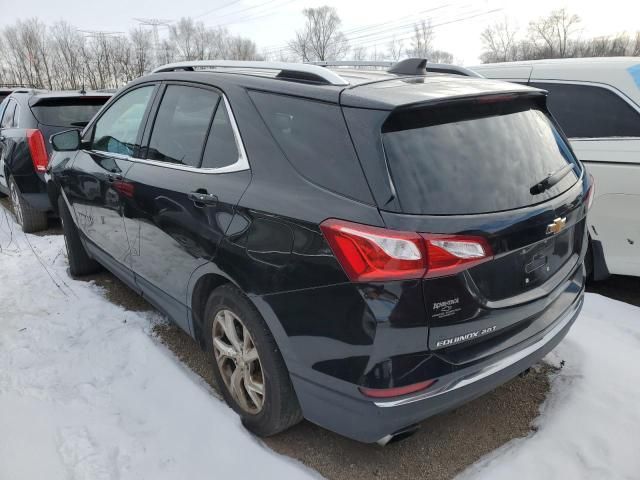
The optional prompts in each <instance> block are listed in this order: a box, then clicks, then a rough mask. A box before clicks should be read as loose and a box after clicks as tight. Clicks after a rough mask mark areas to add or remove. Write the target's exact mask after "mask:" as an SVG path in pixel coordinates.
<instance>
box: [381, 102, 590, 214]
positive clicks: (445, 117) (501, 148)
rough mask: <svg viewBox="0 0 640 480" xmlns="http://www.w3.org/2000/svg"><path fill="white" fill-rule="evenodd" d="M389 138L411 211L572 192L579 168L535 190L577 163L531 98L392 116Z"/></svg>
mask: <svg viewBox="0 0 640 480" xmlns="http://www.w3.org/2000/svg"><path fill="white" fill-rule="evenodd" d="M383 143H384V147H385V151H386V155H387V161H388V163H389V168H390V173H391V176H392V178H393V182H394V185H395V187H396V191H397V195H398V199H399V201H400V205H401V207H402V210H403V211H404V212H405V213H414V214H432V215H445V214H446V215H454V214H477V213H488V212H497V211H503V210H511V209H515V208H521V207H525V206H529V205H533V204H536V203H540V202H543V201H545V200H547V199H549V198H552V197H555V196H557V195H559V194H560V193H562V192H564V191H566V190H567V189H568V188H570V187H571V186H572V185H573V184H574V183H575V182H576V181H577V179H578V177H579V174H580V168H578V167H576V168H575V169H573V170H572V171H570V172H569V173H568V174H567V175H565V176H564V177H563V178H562V179H561V180H560V181H559V182H557V183H555V184H554V185H553V186H552V187H550V188H547V189H545V190H544V191H542V192H539V193H532V191H531V189H532V187H533V186H534V185H536V184H537V183H539V182H541V181H543V180H544V179H545V178H546V177H547V176H548V175H549V174H551V173H553V172H557V171H558V170H559V169H562V168H563V167H565V166H566V165H568V164H575V163H577V162H576V160H575V157H574V156H573V154H572V153H571V151H570V149H569V147H568V146H567V144H566V142H565V141H564V140H563V138H562V136H561V135H560V134H559V132H558V130H557V129H556V127H555V126H554V124H553V122H552V121H551V119H550V118H549V116H548V115H547V113H546V112H545V111H543V110H541V109H540V107H538V106H537V105H536V104H535V103H533V102H532V101H531V100H524V99H521V100H516V101H514V100H511V101H508V102H505V101H503V102H496V103H486V104H485V103H481V102H479V101H476V102H474V103H465V104H462V105H461V104H458V105H455V106H448V107H446V106H445V107H437V108H429V109H419V110H410V111H406V112H401V113H399V114H392V116H391V117H390V118H389V120H387V122H385V125H384V126H383ZM534 191H535V189H534Z"/></svg>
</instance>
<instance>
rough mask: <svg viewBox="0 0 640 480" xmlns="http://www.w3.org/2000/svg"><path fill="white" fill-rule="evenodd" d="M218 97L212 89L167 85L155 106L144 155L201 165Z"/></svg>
mask: <svg viewBox="0 0 640 480" xmlns="http://www.w3.org/2000/svg"><path fill="white" fill-rule="evenodd" d="M219 101H220V95H218V94H217V93H216V92H213V91H211V90H207V89H204V88H197V87H186V86H183V85H169V86H168V87H167V89H166V91H165V93H164V96H163V97H162V102H161V103H160V107H159V108H158V113H157V115H156V120H155V122H154V125H153V132H152V133H151V139H150V140H149V149H148V153H147V158H149V159H150V160H159V161H163V162H170V163H177V164H180V165H188V166H191V167H200V163H201V160H202V150H203V148H204V144H205V140H206V139H207V133H208V131H209V127H210V125H211V118H212V117H213V113H214V111H215V109H216V106H217V105H218V102H219Z"/></svg>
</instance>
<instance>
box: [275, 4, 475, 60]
mask: <svg viewBox="0 0 640 480" xmlns="http://www.w3.org/2000/svg"><path fill="white" fill-rule="evenodd" d="M454 4H455V2H450V3H445V4H442V5H439V6H437V7H433V8H429V9H426V10H421V11H418V12H415V13H412V14H409V15H404V16H402V17H398V18H396V19H394V20H389V21H386V22H381V23H377V24H370V25H367V26H361V27H357V28H353V29H350V30H345V31H343V33H344V34H347V35H348V34H353V33H363V32H365V31H367V30H372V32H370V33H368V34H367V35H374V34H378V33H382V32H383V31H390V30H394V29H400V28H404V27H407V26H410V27H411V28H413V26H414V25H415V24H416V22H417V21H416V19H415V18H416V17H417V16H419V15H424V14H426V13H432V12H434V11H436V10H441V9H443V8H448V7H451V6H452V5H454ZM470 5H472V4H471V3H464V4H462V5H457V6H456V7H457V8H456V10H459V9H461V8H465V7H468V6H470ZM454 11H455V10H454ZM408 18H413V19H414V20H412V21H411V22H409V23H403V24H400V25H395V26H393V27H391V28H386V29H383V28H380V27H385V26H386V25H391V24H394V23H398V22H402V21H403V20H405V19H408ZM436 18H438V17H436ZM432 19H433V17H432ZM361 36H363V35H361ZM361 36H358V37H354V39H357V38H360V37H361ZM347 40H351V39H350V38H349V37H347ZM285 46H286V44H285V45H282V44H280V45H274V46H271V47H267V50H279V49H280V48H283V47H285Z"/></svg>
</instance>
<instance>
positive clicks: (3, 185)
mask: <svg viewBox="0 0 640 480" xmlns="http://www.w3.org/2000/svg"><path fill="white" fill-rule="evenodd" d="M110 97H111V95H110V94H105V93H93V92H92V93H89V94H87V93H84V92H50V91H45V90H34V89H16V90H14V91H13V92H12V93H11V95H9V96H8V97H6V98H5V99H4V100H3V101H2V103H0V196H4V195H9V196H10V197H11V202H12V204H13V209H14V211H15V214H16V219H17V220H18V223H19V224H20V225H21V226H22V229H23V230H24V231H25V232H36V231H38V230H42V229H44V228H46V227H47V215H48V213H49V212H51V211H52V208H51V205H50V203H49V197H48V196H47V191H46V184H45V182H44V172H45V170H46V168H47V164H48V162H49V155H50V153H51V145H50V143H49V140H48V139H49V137H50V136H51V135H52V134H54V133H57V132H60V131H62V130H68V129H69V128H74V127H75V128H77V127H83V126H85V125H86V124H87V123H88V122H89V120H91V117H93V115H95V113H96V112H97V111H98V110H99V109H100V107H101V106H102V105H103V104H104V103H105V102H106V101H107V100H108V99H109V98H110Z"/></svg>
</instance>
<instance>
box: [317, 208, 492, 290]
mask: <svg viewBox="0 0 640 480" xmlns="http://www.w3.org/2000/svg"><path fill="white" fill-rule="evenodd" d="M320 228H321V230H322V233H323V234H324V236H325V238H326V239H327V242H328V243H329V245H330V246H331V249H332V251H333V253H334V254H335V256H336V258H337V259H338V261H339V262H340V265H342V268H343V269H344V271H345V272H346V274H347V276H348V277H349V279H350V280H351V281H353V282H371V281H382V280H399V279H413V278H422V277H425V276H426V277H437V276H445V275H453V274H455V273H458V272H460V271H461V270H464V269H466V268H469V267H471V266H472V265H475V264H477V263H480V262H484V261H486V260H489V259H491V255H492V254H491V248H490V247H489V244H488V243H487V241H486V240H485V239H484V238H482V237H475V236H466V235H433V234H420V233H415V232H402V231H397V230H388V229H386V228H379V227H371V226H368V225H360V224H357V223H351V222H346V221H343V220H334V219H329V220H326V221H324V222H323V223H322V224H321V225H320Z"/></svg>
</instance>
